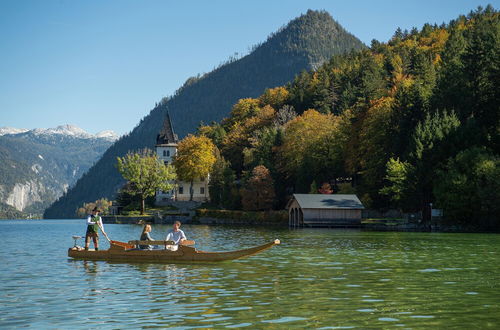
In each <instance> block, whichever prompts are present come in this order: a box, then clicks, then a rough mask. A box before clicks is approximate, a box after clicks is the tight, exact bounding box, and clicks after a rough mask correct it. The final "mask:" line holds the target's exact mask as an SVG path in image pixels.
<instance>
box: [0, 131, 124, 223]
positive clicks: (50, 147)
mask: <svg viewBox="0 0 500 330" xmlns="http://www.w3.org/2000/svg"><path fill="white" fill-rule="evenodd" d="M0 132H1V133H0V134H1V136H0V163H1V164H2V166H0V218H2V217H11V216H15V215H17V216H20V215H22V214H23V213H24V214H29V213H32V214H38V215H39V216H40V215H41V214H42V213H43V211H44V210H45V208H46V207H47V206H49V205H50V204H51V203H52V202H54V201H55V200H56V199H57V198H58V197H59V196H61V195H62V194H63V193H64V191H66V189H67V188H68V187H69V186H71V185H73V184H74V183H75V182H76V180H77V179H78V178H79V177H80V176H81V175H82V174H83V173H84V172H85V171H87V170H88V169H89V168H90V166H92V164H93V163H94V162H95V161H96V160H97V159H99V157H100V156H101V155H102V154H103V153H104V151H105V150H106V149H107V148H108V147H109V146H110V145H111V144H112V143H113V141H114V140H115V139H116V136H115V135H114V134H113V133H112V132H110V131H106V132H103V133H102V134H101V133H99V134H97V135H92V134H89V133H87V132H85V131H84V130H82V129H80V128H78V127H75V126H71V125H65V126H59V127H57V128H54V129H34V130H20V129H12V128H2V129H0ZM15 210H16V211H17V212H15Z"/></svg>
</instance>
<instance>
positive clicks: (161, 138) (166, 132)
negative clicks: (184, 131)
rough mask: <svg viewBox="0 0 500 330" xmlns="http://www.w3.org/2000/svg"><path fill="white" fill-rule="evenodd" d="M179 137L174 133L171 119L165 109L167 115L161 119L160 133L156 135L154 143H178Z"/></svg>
mask: <svg viewBox="0 0 500 330" xmlns="http://www.w3.org/2000/svg"><path fill="white" fill-rule="evenodd" d="M178 142H179V139H178V137H177V134H175V133H174V127H173V125H172V121H171V120H170V114H169V112H168V110H167V115H166V116H165V119H164V121H163V127H162V128H161V130H160V133H159V134H158V135H157V136H156V144H171V143H178Z"/></svg>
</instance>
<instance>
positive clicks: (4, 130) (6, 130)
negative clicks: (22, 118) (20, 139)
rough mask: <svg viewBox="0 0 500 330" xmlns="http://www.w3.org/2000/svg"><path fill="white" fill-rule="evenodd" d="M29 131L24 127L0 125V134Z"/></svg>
mask: <svg viewBox="0 0 500 330" xmlns="http://www.w3.org/2000/svg"><path fill="white" fill-rule="evenodd" d="M27 131H29V129H26V128H14V127H0V136H2V135H6V134H19V133H24V132H27Z"/></svg>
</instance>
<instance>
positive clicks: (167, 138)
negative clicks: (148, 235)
mask: <svg viewBox="0 0 500 330" xmlns="http://www.w3.org/2000/svg"><path fill="white" fill-rule="evenodd" d="M178 142H179V139H178V137H177V134H175V133H174V129H173V126H172V122H171V120H170V116H169V114H168V113H167V116H166V118H165V121H164V122H163V127H162V129H161V131H160V133H159V134H158V135H157V137H156V146H155V147H156V155H157V156H158V158H159V159H160V160H162V161H163V162H164V163H165V164H166V165H169V164H172V161H173V157H174V156H175V155H176V153H177V144H178ZM208 181H209V177H207V178H200V179H198V180H196V181H194V182H193V200H194V201H197V202H205V201H208V200H209V195H208ZM172 183H174V184H175V188H174V189H172V190H170V191H157V192H156V204H158V205H160V204H166V203H168V202H169V201H171V200H175V201H189V199H190V197H191V196H190V192H189V189H190V187H191V183H190V182H183V181H175V182H172Z"/></svg>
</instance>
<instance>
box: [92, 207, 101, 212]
mask: <svg viewBox="0 0 500 330" xmlns="http://www.w3.org/2000/svg"><path fill="white" fill-rule="evenodd" d="M92 212H101V210H99V209H98V208H97V206H96V207H94V209H93V210H92Z"/></svg>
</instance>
